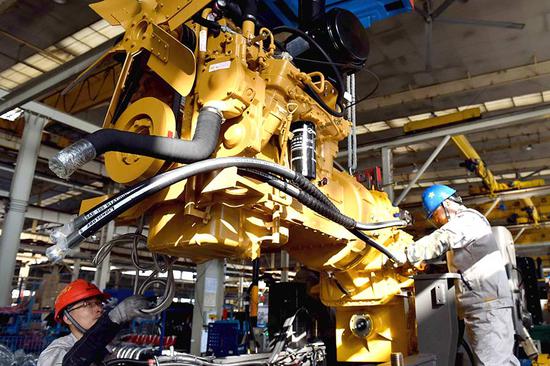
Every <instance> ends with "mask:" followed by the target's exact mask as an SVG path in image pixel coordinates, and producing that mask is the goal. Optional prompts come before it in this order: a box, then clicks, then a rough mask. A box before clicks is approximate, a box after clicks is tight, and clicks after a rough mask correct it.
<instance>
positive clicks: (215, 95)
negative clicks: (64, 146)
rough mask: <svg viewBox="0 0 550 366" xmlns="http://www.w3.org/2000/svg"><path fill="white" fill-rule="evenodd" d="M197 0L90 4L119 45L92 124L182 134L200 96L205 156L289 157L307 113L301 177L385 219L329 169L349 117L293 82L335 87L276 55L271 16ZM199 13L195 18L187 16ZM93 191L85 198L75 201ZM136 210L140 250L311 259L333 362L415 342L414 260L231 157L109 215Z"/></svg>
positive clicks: (132, 175) (383, 208) (373, 194)
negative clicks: (236, 16)
mask: <svg viewBox="0 0 550 366" xmlns="http://www.w3.org/2000/svg"><path fill="white" fill-rule="evenodd" d="M208 3H210V1H204V0H203V1H200V0H193V1H190V0H180V1H162V2H161V1H153V0H143V1H135V0H124V1H115V0H105V1H102V2H99V3H95V4H93V5H92V8H93V9H94V10H95V11H96V12H97V13H98V14H99V15H100V16H102V17H103V18H104V19H105V20H107V21H108V22H109V23H111V24H112V25H122V26H123V27H124V28H125V29H126V33H125V34H124V36H123V38H122V40H121V41H120V42H119V43H118V44H117V45H116V46H115V47H114V48H113V49H112V50H111V51H109V54H111V53H116V52H125V53H126V59H125V62H124V65H123V67H122V71H121V74H120V77H119V80H118V83H117V87H116V90H115V93H114V95H113V98H112V100H111V104H110V106H109V111H108V113H107V116H106V118H105V122H104V128H114V129H118V130H123V131H130V132H134V133H136V134H141V135H155V136H163V137H169V138H180V139H190V138H191V137H192V136H193V133H194V131H195V129H196V125H197V118H198V115H199V111H200V110H201V108H204V107H206V106H208V107H214V108H216V109H217V110H219V111H220V112H221V113H222V114H223V119H224V122H223V124H222V126H221V133H220V138H219V141H218V145H217V147H216V149H215V151H214V153H213V155H212V157H213V158H220V157H234V156H240V157H253V158H257V159H261V160H266V161H270V162H275V163H278V164H280V165H282V166H285V167H290V166H291V162H290V158H289V152H288V151H289V148H290V147H289V144H290V141H292V138H293V137H294V136H295V134H296V133H297V132H296V131H294V133H293V131H292V125H293V124H294V123H301V122H304V121H305V122H308V123H309V124H304V125H303V128H304V129H306V128H312V129H313V130H314V133H315V141H316V146H315V156H314V159H315V160H316V167H315V172H314V173H315V174H314V176H315V178H313V179H312V182H314V183H315V184H316V185H317V186H318V188H319V189H320V190H321V191H322V192H323V193H324V194H325V195H326V196H327V197H328V198H329V199H330V200H331V201H332V202H333V204H334V205H335V206H336V207H337V208H338V209H339V210H340V211H341V212H343V213H344V214H346V215H348V216H350V217H353V218H355V219H356V220H357V221H361V222H366V223H375V222H382V221H389V220H394V219H395V217H396V215H398V214H399V210H398V208H396V207H394V206H392V204H391V202H390V200H389V199H388V197H387V195H386V194H385V193H383V192H379V191H374V190H372V191H371V190H367V189H366V188H365V187H364V186H362V185H361V184H359V183H358V182H357V181H356V179H355V178H354V177H352V176H350V175H349V174H347V173H345V172H342V171H339V170H337V169H335V168H334V165H333V163H334V157H335V155H336V153H337V152H338V142H339V141H341V140H343V139H344V138H346V136H347V135H348V134H349V133H350V123H349V122H348V121H347V120H345V119H344V118H342V117H337V116H335V115H334V114H331V113H329V112H328V111H327V109H326V108H325V107H323V106H322V105H321V104H320V103H319V102H318V101H316V100H315V99H314V98H312V97H311V95H310V94H308V93H307V92H306V91H305V89H306V88H307V87H309V88H310V89H312V90H314V91H315V93H317V95H318V96H319V97H320V98H321V99H322V101H323V102H324V104H326V106H328V107H330V108H332V109H337V106H336V99H337V97H338V92H337V90H336V88H335V86H334V85H333V84H332V83H331V82H330V81H329V80H328V79H327V78H326V77H325V76H324V75H323V73H321V72H309V73H306V72H303V71H301V70H300V69H298V68H297V67H296V66H295V65H294V64H293V62H292V60H291V57H289V55H288V54H285V53H282V54H276V52H275V51H276V47H275V39H274V35H273V34H272V32H271V31H270V30H269V29H266V28H261V29H255V25H254V23H253V22H252V21H250V20H245V21H244V22H243V23H242V24H234V23H233V22H232V21H231V20H230V19H227V18H225V17H219V16H213V15H212V12H213V10H212V9H209V8H205V6H206V5H207V4H208ZM197 16H199V17H200V19H202V21H198V22H197ZM204 20H207V21H208V22H210V23H216V24H217V26H216V29H217V30H216V31H215V32H214V31H212V30H211V29H208V28H207V27H206V26H205V25H204ZM199 23H202V25H201V24H199ZM185 32H192V33H193V38H194V39H196V42H195V43H196V44H195V46H194V49H193V47H192V46H191V45H189V44H187V45H185V44H183V43H182V42H180V40H181V39H182V37H183V36H184V35H185V34H184V33H185ZM144 55H145V56H147V57H143V56H144ZM140 57H141V58H142V59H144V60H146V66H147V67H146V70H147V73H146V75H145V76H144V79H143V80H150V81H151V80H152V81H153V82H154V85H157V87H155V88H148V87H147V85H151V84H147V83H145V82H142V83H141V84H140V88H139V92H138V93H137V94H138V95H139V97H138V98H134V99H133V100H131V102H130V103H128V106H127V108H125V109H124V110H122V111H120V106H121V105H122V104H121V103H122V98H121V96H122V95H123V91H124V89H125V88H127V87H128V86H127V84H128V77H129V76H128V75H129V73H130V70H131V68H132V67H133V66H132V64H135V63H136V62H137V61H138V58H140ZM96 64H97V63H96ZM94 66H95V65H93V66H92V67H94ZM88 73H89V70H88V71H86V72H85V73H84V76H83V77H85V75H87V74H88ZM81 79H82V78H79V79H77V82H78V81H79V80H81ZM163 91H165V93H163ZM173 91H175V92H177V93H179V94H181V95H182V96H184V97H185V102H184V104H183V110H182V113H180V114H177V115H175V114H174V113H173V109H172V108H171V105H172V103H173V102H174V100H173V99H172V95H173ZM166 95H168V97H166ZM117 110H119V111H118V112H117ZM308 126H309V127H308ZM311 126H313V127H311ZM105 164H106V167H107V171H108V173H109V175H110V177H111V178H112V179H113V180H114V181H116V182H118V183H122V184H135V183H138V182H141V181H143V180H144V179H146V178H150V177H152V176H154V175H156V174H158V173H160V172H163V171H167V170H170V169H173V168H176V167H178V166H181V165H182V164H178V163H171V162H168V161H164V160H160V159H156V158H153V157H146V156H142V155H137V154H131V153H121V152H114V151H111V152H108V153H106V156H105ZM99 201H100V199H94V200H88V201H85V202H83V204H82V208H81V211H82V212H85V211H86V210H88V209H89V208H91V207H92V206H94V205H95V204H97V203H98V202H99ZM142 215H145V216H147V217H148V225H149V236H148V248H149V250H151V251H152V252H156V253H163V254H167V255H170V256H176V257H186V258H190V259H192V260H193V261H195V262H202V261H206V260H209V259H213V258H244V259H254V258H257V257H258V256H259V255H260V252H261V251H262V250H270V251H273V250H280V249H283V248H284V250H286V251H288V252H289V253H290V255H291V256H293V257H294V258H295V259H296V260H298V261H299V262H300V263H303V264H304V265H305V266H307V267H308V268H311V269H314V270H317V271H320V272H321V274H322V275H321V282H320V289H319V290H320V297H321V300H322V301H323V303H324V304H326V305H328V306H331V307H334V308H335V309H336V314H337V315H336V317H337V319H336V321H337V329H336V333H337V334H336V336H337V353H338V360H339V361H360V362H383V361H388V360H389V358H390V353H391V352H403V353H404V354H411V353H414V352H415V344H416V342H415V333H416V328H415V327H416V323H415V318H414V314H413V313H411V312H414V311H413V310H412V309H414V303H413V301H414V299H413V293H412V292H413V291H412V285H413V281H412V279H410V277H409V276H410V275H411V274H412V269H410V268H394V267H393V266H392V264H391V263H390V262H389V261H388V259H387V257H386V256H384V255H383V254H381V253H380V252H379V251H377V250H375V249H373V248H372V247H370V246H369V245H368V244H367V243H365V242H363V241H361V240H359V239H357V238H356V237H355V236H353V235H352V234H351V233H350V232H349V231H347V230H346V229H345V228H343V227H342V226H340V225H338V224H336V223H334V222H332V221H329V220H327V219H326V218H325V217H323V216H321V215H319V214H318V213H316V212H314V211H313V210H310V209H309V208H307V207H305V206H304V205H302V204H301V203H300V202H298V201H297V200H296V199H294V198H292V197H290V196H289V195H286V194H284V193H282V192H281V191H279V190H277V189H274V188H272V187H271V186H269V185H268V184H266V183H263V182H261V181H259V180H256V179H254V178H253V177H249V176H243V175H241V174H240V173H239V171H238V170H237V169H236V168H228V169H224V170H221V171H215V172H213V173H210V174H203V175H199V176H196V177H193V178H190V179H187V180H185V181H182V182H179V183H176V184H174V185H172V186H170V187H169V188H167V189H165V190H163V191H161V192H159V193H157V194H155V195H154V196H152V197H150V198H148V199H146V200H144V201H142V202H141V203H139V204H138V205H137V206H135V207H133V208H131V209H129V210H128V211H126V212H125V213H124V215H122V216H120V218H119V219H120V220H123V221H126V222H133V221H135V220H136V219H139V218H140V217H141V216H142ZM367 235H368V236H369V237H370V238H372V239H373V240H375V241H376V242H378V243H380V244H382V245H383V246H385V247H387V248H389V249H390V250H392V251H400V250H401V251H402V250H403V249H404V247H405V246H406V245H408V244H410V243H411V242H412V237H411V236H410V235H408V234H407V233H405V232H404V231H402V230H400V229H399V228H396V227H390V228H385V229H380V230H376V231H370V232H368V233H367Z"/></svg>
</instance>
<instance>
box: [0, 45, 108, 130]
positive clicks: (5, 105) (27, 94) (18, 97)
mask: <svg viewBox="0 0 550 366" xmlns="http://www.w3.org/2000/svg"><path fill="white" fill-rule="evenodd" d="M112 46H113V41H112V40H109V41H107V42H104V43H102V44H101V45H99V46H97V47H95V48H93V49H91V50H90V51H88V52H86V53H84V54H82V55H80V56H77V57H75V58H74V59H72V60H70V61H68V62H66V63H64V64H62V65H61V66H59V67H57V68H55V69H53V70H52V71H50V72H47V73H45V74H43V75H41V76H39V77H37V78H34V79H31V80H30V81H29V82H27V83H25V84H23V85H21V86H20V87H18V88H16V89H15V90H14V91H12V92H10V93H9V94H6V95H2V96H1V97H2V99H3V100H2V101H1V102H0V115H1V114H4V113H6V112H7V111H10V110H12V109H13V108H15V107H19V106H22V105H23V104H25V103H27V102H30V101H33V100H35V99H37V98H39V97H40V96H43V95H44V93H46V92H47V91H49V90H52V89H53V88H55V87H57V86H59V85H60V84H62V83H63V82H65V81H66V80H67V79H69V78H72V77H73V76H75V75H76V74H78V73H80V72H81V71H82V70H84V69H85V68H86V67H88V66H89V65H90V64H91V63H92V62H94V61H96V60H97V59H98V58H99V57H100V56H101V55H102V54H103V53H105V51H107V50H108V49H109V48H111V47H112ZM23 109H24V108H23ZM60 122H61V121H60ZM88 132H89V131H88Z"/></svg>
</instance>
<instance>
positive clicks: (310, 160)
mask: <svg viewBox="0 0 550 366" xmlns="http://www.w3.org/2000/svg"><path fill="white" fill-rule="evenodd" d="M290 131H291V132H292V134H293V136H292V140H291V141H290V166H291V167H292V169H293V170H294V171H295V172H298V173H300V174H301V175H303V176H304V177H306V178H307V179H315V177H316V174H315V169H316V167H317V161H316V159H315V139H316V136H317V133H316V132H315V125H314V124H313V123H312V122H308V121H299V122H294V123H293V124H292V125H290Z"/></svg>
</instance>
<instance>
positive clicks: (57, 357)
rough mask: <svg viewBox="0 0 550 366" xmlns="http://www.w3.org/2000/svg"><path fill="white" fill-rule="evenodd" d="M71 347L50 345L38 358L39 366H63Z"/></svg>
mask: <svg viewBox="0 0 550 366" xmlns="http://www.w3.org/2000/svg"><path fill="white" fill-rule="evenodd" d="M69 348H70V346H67V345H61V344H56V345H50V346H48V348H46V349H45V350H44V351H43V352H42V353H41V354H40V357H39V358H38V363H37V366H61V365H63V357H65V355H66V354H67V350H68V349H69Z"/></svg>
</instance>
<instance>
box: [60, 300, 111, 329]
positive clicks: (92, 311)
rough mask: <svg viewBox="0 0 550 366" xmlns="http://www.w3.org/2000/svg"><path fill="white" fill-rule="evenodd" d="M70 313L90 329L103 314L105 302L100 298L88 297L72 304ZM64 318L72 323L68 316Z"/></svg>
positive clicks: (68, 322)
mask: <svg viewBox="0 0 550 366" xmlns="http://www.w3.org/2000/svg"><path fill="white" fill-rule="evenodd" d="M69 313H70V314H71V316H72V317H73V318H74V320H75V321H76V322H78V324H80V325H81V326H82V327H83V328H84V329H90V328H91V327H92V326H93V325H94V324H95V323H96V322H97V320H98V319H99V318H100V317H101V315H102V314H103V302H102V301H101V299H99V298H92V299H86V300H84V301H80V302H77V303H76V304H74V305H72V306H71V310H69ZM63 320H64V321H65V323H67V324H69V325H70V324H71V321H70V320H69V319H68V318H67V317H66V316H65V317H63Z"/></svg>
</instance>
